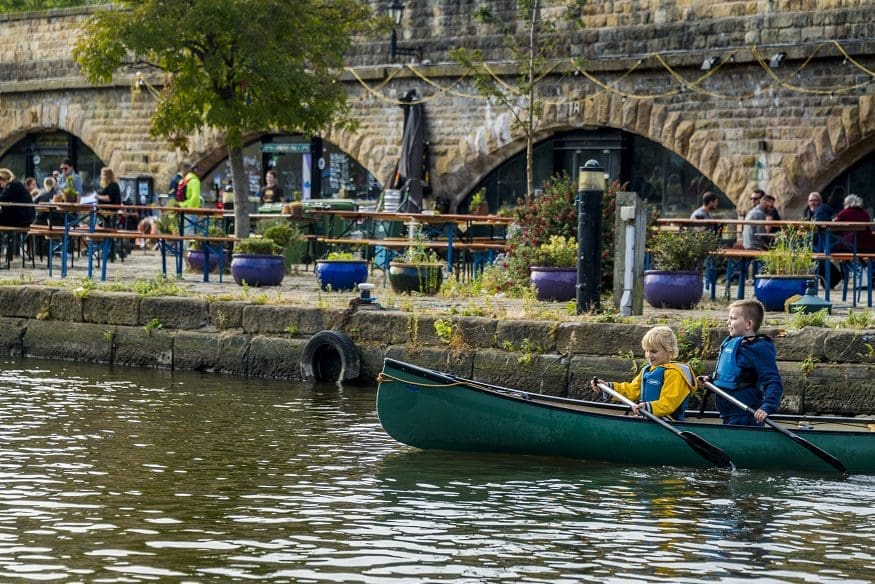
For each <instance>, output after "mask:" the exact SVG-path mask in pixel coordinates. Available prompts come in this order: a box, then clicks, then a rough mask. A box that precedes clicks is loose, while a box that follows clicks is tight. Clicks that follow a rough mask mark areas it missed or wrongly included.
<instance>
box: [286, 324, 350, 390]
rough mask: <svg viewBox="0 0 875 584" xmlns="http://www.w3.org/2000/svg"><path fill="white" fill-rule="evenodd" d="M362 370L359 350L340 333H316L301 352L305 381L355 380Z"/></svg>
mask: <svg viewBox="0 0 875 584" xmlns="http://www.w3.org/2000/svg"><path fill="white" fill-rule="evenodd" d="M360 369H361V357H360V356H359V351H358V348H356V346H355V343H353V342H352V340H351V339H350V338H349V337H348V336H346V335H345V334H343V333H342V332H340V331H336V330H327V331H321V332H318V333H316V334H315V335H313V336H312V337H310V340H309V341H307V344H306V346H304V352H303V353H301V376H302V377H303V378H304V380H305V381H334V382H342V381H355V380H356V379H358V377H359V372H360Z"/></svg>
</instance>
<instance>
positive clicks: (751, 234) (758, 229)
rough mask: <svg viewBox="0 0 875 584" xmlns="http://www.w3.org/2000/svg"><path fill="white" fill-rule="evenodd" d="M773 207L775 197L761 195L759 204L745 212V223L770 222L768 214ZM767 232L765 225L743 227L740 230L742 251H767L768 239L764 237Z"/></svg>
mask: <svg viewBox="0 0 875 584" xmlns="http://www.w3.org/2000/svg"><path fill="white" fill-rule="evenodd" d="M774 206H775V197H773V196H771V195H763V196H762V197H760V199H759V204H757V206H755V207H754V208H753V209H751V210H750V211H748V212H747V215H745V217H744V219H745V221H771V216H770V215H769V213H770V212H771V210H772V209H773V208H774ZM768 232H769V228H768V226H767V225H745V226H744V229H743V230H742V239H743V241H744V249H768V248H769V244H770V239H769V237H768V236H767V235H766V234H767V233H768Z"/></svg>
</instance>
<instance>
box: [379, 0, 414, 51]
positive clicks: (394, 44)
mask: <svg viewBox="0 0 875 584" xmlns="http://www.w3.org/2000/svg"><path fill="white" fill-rule="evenodd" d="M386 12H388V13H389V18H391V19H392V22H394V23H395V26H399V25H400V24H401V17H402V16H403V14H404V3H403V2H401V0H390V2H389V5H388V6H387V7H386ZM395 26H393V27H392V37H391V39H390V40H389V57H390V58H391V59H392V60H394V59H395V57H397V56H398V55H410V56H414V57H416V60H417V61H422V47H411V48H405V47H399V46H398V33H397V32H395Z"/></svg>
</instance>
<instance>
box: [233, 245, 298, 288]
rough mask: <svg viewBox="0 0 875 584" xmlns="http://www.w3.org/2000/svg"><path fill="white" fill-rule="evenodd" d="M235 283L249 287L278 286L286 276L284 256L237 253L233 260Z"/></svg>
mask: <svg viewBox="0 0 875 584" xmlns="http://www.w3.org/2000/svg"><path fill="white" fill-rule="evenodd" d="M231 275H232V276H234V281H235V282H237V283H238V284H240V285H241V286H242V285H243V282H246V284H247V285H248V286H277V285H279V283H280V282H282V281H283V278H284V277H285V275H286V264H285V260H284V258H283V256H280V255H262V254H246V253H235V254H234V256H233V259H232V260H231Z"/></svg>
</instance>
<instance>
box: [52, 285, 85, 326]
mask: <svg viewBox="0 0 875 584" xmlns="http://www.w3.org/2000/svg"><path fill="white" fill-rule="evenodd" d="M49 315H50V316H51V318H52V320H65V321H70V322H82V321H83V320H84V316H83V303H82V298H79V297H78V296H76V295H75V294H73V292H71V291H70V290H55V293H54V294H52V301H51V304H50V306H49Z"/></svg>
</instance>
